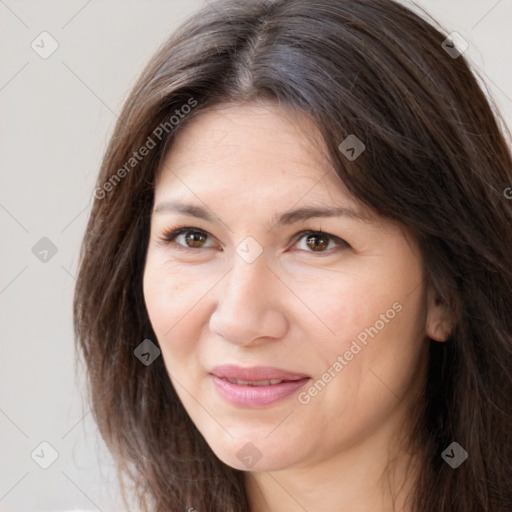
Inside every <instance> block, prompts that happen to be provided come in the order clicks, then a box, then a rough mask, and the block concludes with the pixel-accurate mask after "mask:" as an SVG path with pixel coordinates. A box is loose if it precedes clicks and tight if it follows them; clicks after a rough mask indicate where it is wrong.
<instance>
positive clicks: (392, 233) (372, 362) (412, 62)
mask: <svg viewBox="0 0 512 512" xmlns="http://www.w3.org/2000/svg"><path fill="white" fill-rule="evenodd" d="M458 48H459V47H458V46H457V45H456V44H455V40H454V39H453V38H447V37H446V36H445V35H443V34H442V33H441V32H440V31H439V30H438V29H436V28H434V27H433V26H432V25H430V24H429V23H427V22H426V21H424V20H423V19H421V18H419V17H418V16H417V15H416V14H414V13H413V12H412V11H410V10H409V9H407V8H406V7H404V6H402V5H400V4H398V3H394V2H392V1H390V0H377V1H374V0H371V1H369V0H346V1H341V0H337V1H332V0H317V1H315V2H313V1H306V0H277V1H272V2H264V1H252V2H243V1H241V0H240V1H224V2H216V3H213V4H211V5H208V6H206V7H205V8H204V9H203V10H202V11H200V12H198V13H197V14H196V15H194V16H193V17H192V18H191V19H190V20H189V21H188V22H187V23H185V24H184V25H183V26H182V27H181V28H180V30H179V31H178V32H176V33H175V34H174V35H173V36H172V37H171V39H169V41H168V42H167V43H166V44H164V45H163V46H162V48H161V49H160V50H159V51H158V53H157V54H156V55H155V57H154V58H153V59H152V61H151V62H150V63H149V65H148V66H147V68H146V70H145V71H144V72H143V74H142V76H141V77H140V79H139V81H138V83H137V84H136V85H135V87H134V89H133V91H132V93H131V95H130V97H129V99H128V100H127V102H126V104H125V106H124V109H123V111H122V113H121V115H120V118H119V122H118V125H117V127H116V130H115V133H114V134H113V137H112V139H111V141H110V144H109V146H108V149H107V151H106V154H105V157H104V160H103V164H102V167H101V171H100V175H99V177H98V182H97V188H96V190H95V193H94V195H95V198H96V200H95V202H94V206H93V210H92V213H91V217H90V220H89V224H88V226H87V231H86V234H85V238H84V242H83V249H82V259H81V267H80V272H79V278H78V284H77V288H76V296H75V309H74V315H75V325H76V335H77V340H78V344H79V348H80V349H81V351H82V354H83V356H84V358H85V361H86V364H87V370H88V375H89V383H90V393H91V401H92V403H93V405H94V414H95V418H96V421H97V422H98V426H99V429H100V431H101V433H102V436H103V438H104V439H105V441H106V443H107V444H108V446H109V448H110V449H111V451H112V453H113V454H114V456H115V458H116V461H117V463H118V467H119V474H120V477H121V483H122V484H123V481H124V480H123V475H124V476H126V475H128V476H129V477H130V478H131V479H132V480H133V481H134V482H135V489H136V492H137V495H138V497H139V503H140V506H141V508H142V509H143V510H154V511H162V512H163V511H166V512H168V511H177V510H189V511H192V510H197V511H199V512H201V511H203V510H211V511H251V512H263V511H265V512H267V511H271V512H275V511H280V512H282V511H296V510H297V511H298V510H301V511H302V510H308V511H314V510H322V511H324V512H326V511H328V512H330V511H340V510H347V511H351V512H353V511H363V510H365V511H366V510H372V511H377V512H384V511H391V510H400V511H408V512H409V511H410V512H412V511H415V512H416V511H418V512H444V511H446V512H448V511H450V512H452V511H464V512H473V511H474V512H476V511H487V512H496V511H510V510H512V492H511V489H512V485H511V484H512V471H511V459H512V438H511V435H510V432H511V431H512V428H511V427H512V424H511V416H512V404H511V396H512V377H511V372H510V367H511V364H512V320H511V315H510V311H511V310H512V293H511V290H512V262H511V250H510V249H511V248H512V228H511V226H512V213H511V203H510V200H509V199H508V197H509V196H510V194H508V193H507V190H510V188H509V187H510V186H511V184H512V163H511V157H510V152H509V149H508V147H507V144H506V140H505V137H504V134H503V133H502V131H501V130H500V126H499V124H498V122H497V120H496V119H498V117H497V115H496V116H495V115H494V114H493V111H492V110H491V107H490V105H489V104H488V100H487V99H486V97H485V95H484V94H483V92H482V91H481V90H480V89H479V87H478V85H477V82H476V80H475V78H474V76H473V75H472V73H471V72H470V70H469V69H468V65H467V63H466V62H465V60H464V57H463V55H462V50H460V49H458Z"/></svg>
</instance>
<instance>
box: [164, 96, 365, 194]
mask: <svg viewBox="0 0 512 512" xmlns="http://www.w3.org/2000/svg"><path fill="white" fill-rule="evenodd" d="M326 154H327V152H326V149H325V144H324V142H323V141H322V139H321V136H320V133H319V131H318V128H317V127H316V125H315V124H314V122H313V121H312V120H311V119H310V118H309V117H308V116H307V115H306V114H305V113H301V112H295V111H291V110H289V109H285V108H283V107H280V106H277V105H273V104H263V105H260V104H244V105H230V104H225V105H221V106H220V107H217V108H215V109H212V110H208V111H203V112H201V113H200V114H199V115H198V116H197V117H195V118H194V119H192V120H191V121H190V122H188V123H186V124H185V125H184V127H183V128H182V129H180V130H179V131H178V133H177V135H176V137H175V139H174V141H173V144H172V146H171V147H170V150H169V151H168V152H167V154H166V156H165V158H164V160H163V161H162V164H161V167H160V169H159V173H158V179H157V182H156V187H155V196H156V198H157V199H159V198H161V197H163V196H167V195H168V194H169V193H171V192H172V193H177V194H179V195H185V196H187V197H189V196H190V194H191V193H194V192H197V193H199V192H200V191H201V192H203V193H207V194H208V195H209V196H211V194H214V193H222V194H223V195H226V194H228V195H229V194H230V193H235V194H238V195H239V197H240V199H242V196H243V197H244V198H247V196H251V197H252V198H254V197H255V196H256V195H258V196H260V197H262V198H264V197H266V198H268V199H276V198H279V197H281V198H284V197H286V198H287V200H288V201H289V202H290V203H292V204H293V202H296V201H298V200H299V199H300V198H301V197H303V196H305V195H307V196H308V197H309V198H311V199H312V200H315V199H316V200H318V201H322V200H325V196H326V194H327V195H328V196H329V197H332V200H333V201H337V200H340V199H344V200H345V201H348V202H350V203H351V204H356V201H355V198H353V197H352V196H350V194H349V193H348V190H347V189H346V188H345V186H344V185H343V183H342V182H341V180H340V178H339V177H338V176H337V174H336V173H335V171H334V169H333V168H332V165H331V164H330V162H329V161H328V158H327V156H326Z"/></svg>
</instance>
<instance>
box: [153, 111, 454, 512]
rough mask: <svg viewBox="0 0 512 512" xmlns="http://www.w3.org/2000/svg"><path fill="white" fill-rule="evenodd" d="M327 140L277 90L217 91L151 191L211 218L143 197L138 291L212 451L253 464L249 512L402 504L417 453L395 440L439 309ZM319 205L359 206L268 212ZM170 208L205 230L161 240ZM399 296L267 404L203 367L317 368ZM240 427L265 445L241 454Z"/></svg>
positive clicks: (404, 427)
mask: <svg viewBox="0 0 512 512" xmlns="http://www.w3.org/2000/svg"><path fill="white" fill-rule="evenodd" d="M297 123H300V124H297ZM302 130H306V131H307V133H308V134H309V138H308V137H306V136H305V132H303V131H302ZM314 141H316V142H317V144H313V142H314ZM321 144H322V143H321V141H320V138H319V135H318V132H317V130H316V127H315V125H314V124H313V123H312V122H311V121H310V119H309V118H308V117H306V115H305V114H302V113H292V112H290V111H288V110H285V109H284V108H283V107H277V106H274V105H271V104H237V105H234V104H233V105H231V104H230V105H223V106H221V108H216V109H214V110H211V111H208V112H203V113H201V114H200V115H199V116H198V117H196V118H195V119H193V120H191V122H190V123H188V124H186V125H185V126H184V127H183V128H182V129H181V130H180V131H179V132H178V134H177V137H176V140H175V142H174V143H173V146H172V148H171V150H170V151H169V153H168V154H167V155H166V157H165V160H164V162H163V165H162V168H161V169H160V173H159V175H158V179H157V182H156V185H155V201H154V207H158V205H159V204H160V203H162V202H164V201H174V200H181V201H186V202H189V203H193V204H195V205H198V206H202V207H206V208H208V209H209V210H210V212H211V213H213V215H214V216H215V218H214V220H213V221H206V220H203V219H198V218H195V217H192V216H190V215H185V214H183V213H176V212H171V211H165V210H163V211H159V212H155V211H153V213H152V217H151V235H150V241H149V245H148V253H147V260H146V266H145V272H144V295H145V301H146V306H147V310H148V313H149V317H150V321H151V324H152V326H153V329H154V331H155V334H156V336H157V338H158V342H159V344H160V347H161V350H162V357H163V359H164V363H165V366H166V369H167V372H168V374H169V378H170V379H171V382H172V384H173V386H174V388H175V389H176V392H177V394H178V396H179V398H180V400H181V401H182V403H183V405H184V407H185V409H186V410H187V412H188V414H189V415H190V417H191V419H192V420H193V422H194V423H195V425H196V426H197V428H198V429H199V431H200V432H201V434H202V435H203V436H204V438H205V439H206V441H207V442H208V444H209V445H210V447H211V448H212V450H213V451H214V453H215V454H216V455H217V457H218V458H219V459H221V460H222V461H223V462H224V463H226V464H228V465H230V466H232V467H234V468H236V469H240V470H243V471H246V473H245V482H246V488H247V492H248V496H249V500H250V503H251V510H252V511H253V512H263V511H265V512H267V511H271V512H274V511H275V512H277V511H280V512H282V511H283V510H287V511H291V512H293V511H303V510H304V509H305V510H309V511H312V510H320V509H321V510H322V511H323V512H330V511H333V512H334V511H336V512H339V511H340V510H347V511H350V512H354V511H356V512H357V511H367V510H374V511H388V510H393V503H392V502H393V496H394V497H395V507H396V510H409V509H408V508H407V506H406V505H405V501H404V497H405V495H406V493H407V491H408V490H410V489H411V485H412V483H413V477H412V475H414V471H415V468H417V464H418V463H417V462H415V457H414V453H413V452H411V451H410V450H408V449H406V441H407V439H408V433H409V431H408V429H409V423H410V419H411V410H412V407H413V406H414V405H415V404H417V403H418V400H419V396H420V390H421V388H422V386H423V383H424V377H425V363H426V357H427V352H426V351H427V347H428V343H429V341H428V340H427V336H429V337H430V338H432V339H436V340H438V341H443V340H444V339H446V337H447V336H448V333H449V322H448V321H447V320H446V314H445V312H444V310H443V308H442V307H441V305H439V304H438V303H437V301H436V300H435V296H434V294H433V293H432V292H431V290H428V289H427V287H426V286H425V279H424V274H423V265H422V260H421V255H420V253H419V250H418V248H417V246H416V244H415V241H414V239H413V238H412V236H411V235H410V234H409V233H408V232H407V230H406V228H405V227H404V226H402V225H400V224H398V223H396V222H392V221H390V220H388V219H384V218H381V217H379V216H378V215H376V214H375V213H373V212H371V211H370V210H369V209H368V208H366V207H364V206H363V205H362V204H361V203H360V202H359V201H358V200H357V199H356V198H354V197H353V196H351V195H350V194H349V192H348V191H347V190H346V188H345V187H344V186H343V184H342V182H341V181H340V180H339V178H338V177H337V175H336V174H335V172H334V170H333V169H332V168H331V167H330V166H329V164H328V163H327V161H326V160H325V159H324V158H323V157H322V154H323V153H321V152H320V150H319V148H320V147H321ZM319 204H321V205H324V206H326V205H328V206H336V205H338V206H339V205H342V206H344V207H350V208H353V209H356V210H357V211H359V212H362V213H363V214H364V215H366V216H367V217H368V218H367V219H366V220H361V219H358V218H352V217H349V216H339V217H326V218H311V219H307V220H301V221H299V222H296V223H294V224H291V225H283V226H273V227H272V229H269V227H270V226H272V225H273V224H274V223H273V222H272V218H273V216H274V215H277V214H280V213H283V212H287V211H289V210H291V209H294V208H297V207H304V206H307V205H316V206H318V205H319ZM176 225H177V226H179V227H181V226H187V227H190V228H193V229H196V230H201V231H202V232H204V233H205V234H206V235H205V238H204V239H201V240H200V242H199V244H198V245H196V246H195V247H194V246H192V247H190V245H189V246H188V249H187V248H186V247H187V239H186V238H185V235H183V234H182V235H180V236H178V237H177V238H175V239H174V241H173V242H170V243H168V244H167V245H165V244H163V243H161V242H159V240H160V239H161V238H162V237H164V235H165V232H166V230H169V229H170V228H173V227H174V226H176ZM307 229H310V230H318V231H322V232H324V233H327V234H329V235H333V236H334V237H338V238H339V239H341V240H344V241H346V242H347V243H348V244H349V245H348V246H347V245H345V244H343V243H342V242H337V241H336V240H337V239H336V238H333V239H331V238H327V239H322V238H321V239H320V241H321V242H322V241H324V242H325V243H328V244H329V245H328V246H327V247H326V248H324V249H322V250H320V251H315V250H314V249H313V248H311V245H309V246H308V244H307V243H306V241H307V237H306V236H302V237H300V238H299V237H296V235H297V233H299V232H300V231H302V230H307ZM248 236H250V237H252V238H253V239H254V240H255V241H256V243H257V244H259V246H260V247H261V249H262V251H263V252H261V254H259V256H258V257H257V258H256V259H255V261H253V262H251V263H248V262H247V261H245V260H244V259H243V258H242V257H240V256H239V255H238V254H237V252H236V248H237V246H238V245H239V244H240V243H241V242H242V241H243V240H244V239H245V238H246V237H248ZM180 244H181V245H180ZM242 246H243V245H242ZM179 247H182V250H180V249H179ZM255 247H256V248H257V247H258V245H254V244H253V245H251V246H249V252H250V253H251V254H253V255H254V254H255V252H254V251H255ZM251 251H252V252H251ZM322 251H323V252H322ZM397 303H398V304H399V305H400V306H401V310H400V311H399V312H396V315H395V316H394V318H393V319H388V322H384V327H383V328H381V329H379V330H378V333H377V334H376V335H374V337H368V341H367V344H366V345H362V344H361V343H359V345H360V346H361V350H360V351H359V352H358V353H357V354H355V355H353V357H352V358H351V360H349V361H347V358H344V360H345V362H346V363H347V364H346V365H343V369H342V370H341V371H339V372H335V375H336V376H335V377H334V378H332V379H331V381H330V382H328V383H327V384H326V385H325V387H324V388H323V389H322V390H321V391H320V392H318V393H317V394H316V396H310V400H309V401H308V402H307V403H301V402H300V401H299V399H298V393H295V394H294V395H292V396H291V397H288V398H286V399H285V400H282V401H280V402H277V403H275V404H272V405H269V406H266V407H264V408H259V409H256V408H250V407H237V406H234V405H232V404H230V403H227V402H225V401H224V400H223V399H222V398H221V397H220V396H219V395H218V393H217V391H216V388H215V386H214V385H213V382H212V380H211V378H210V376H209V372H210V371H211V369H212V368H213V367H214V366H216V365H219V364H226V363H232V364H238V365H239V366H258V365H265V366H267V365H268V366H275V367H278V368H282V369H286V370H291V371H295V372H298V373H304V374H306V375H309V376H311V377H312V382H315V381H316V380H317V379H319V378H321V377H322V375H323V374H324V373H325V372H326V371H327V369H328V368H332V366H333V363H334V362H335V361H336V360H337V357H338V355H342V356H343V354H345V353H346V351H347V350H349V349H350V347H351V344H352V342H353V341H354V340H356V339H357V335H358V334H360V333H361V332H362V331H364V330H365V328H369V327H370V326H375V325H376V322H377V321H378V320H379V319H381V318H382V317H381V315H382V314H386V311H388V310H389V309H390V308H392V305H393V304H397ZM379 325H380V324H379ZM352 346H353V345H352ZM356 350H357V349H356ZM308 388H309V386H308V387H306V388H305V389H306V391H307V389H308ZM301 391H304V389H302V390H301ZM302 396H303V397H304V395H302ZM246 443H252V444H253V445H254V446H255V447H256V448H257V450H258V452H259V453H260V454H261V458H260V459H259V460H258V461H257V462H256V463H255V464H254V465H253V466H251V467H250V468H249V467H248V466H247V465H246V463H245V462H243V461H242V460H241V459H240V458H239V457H238V456H237V452H238V451H239V450H240V449H242V448H243V447H244V446H245V445H246ZM251 446H252V445H251ZM252 449H253V450H254V448H252ZM390 461H391V462H393V464H391V465H388V463H389V462H390ZM408 463H411V471H410V472H409V473H407V478H406V471H405V469H406V465H407V464H408ZM200 506H201V504H199V503H198V506H197V507H196V508H198V509H200Z"/></svg>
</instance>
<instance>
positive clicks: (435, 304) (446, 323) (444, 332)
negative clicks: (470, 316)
mask: <svg viewBox="0 0 512 512" xmlns="http://www.w3.org/2000/svg"><path fill="white" fill-rule="evenodd" d="M429 295H430V297H429V304H428V314H427V323H426V334H427V336H428V337H429V338H430V339H432V340H434V341H439V342H443V341H446V340H447V339H448V338H449V337H450V334H451V332H452V328H453V325H452V321H451V318H450V314H449V312H448V311H447V308H446V306H445V304H444V303H443V302H442V301H441V299H439V297H438V296H436V295H435V294H432V293H431V294H429Z"/></svg>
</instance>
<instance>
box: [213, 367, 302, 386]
mask: <svg viewBox="0 0 512 512" xmlns="http://www.w3.org/2000/svg"><path fill="white" fill-rule="evenodd" d="M210 373H211V374H212V375H215V376H216V377H220V378H225V379H239V380H246V381H250V382H251V381H259V380H300V379H304V378H309V376H308V375H305V374H303V373H297V372H291V371H288V370H281V369H280V368H274V367H272V366H253V367H252V368H244V367H242V366H236V365H233V364H224V365H220V366H216V367H215V368H213V370H211V372H210Z"/></svg>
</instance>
